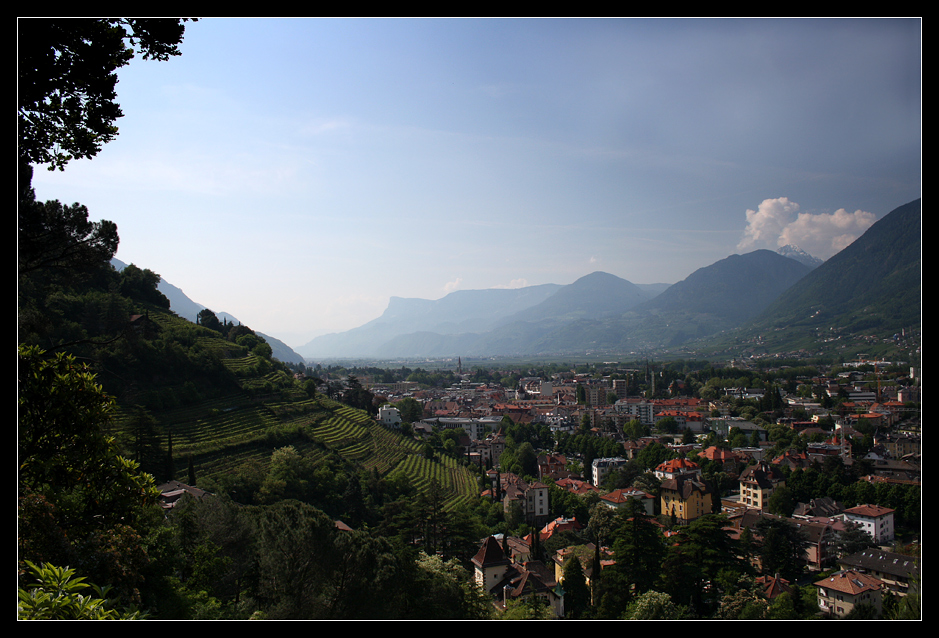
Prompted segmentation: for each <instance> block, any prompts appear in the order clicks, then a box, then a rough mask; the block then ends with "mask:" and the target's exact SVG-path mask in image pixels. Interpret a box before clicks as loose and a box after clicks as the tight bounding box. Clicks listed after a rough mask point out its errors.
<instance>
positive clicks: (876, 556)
mask: <svg viewBox="0 0 939 638" xmlns="http://www.w3.org/2000/svg"><path fill="white" fill-rule="evenodd" d="M838 565H839V566H841V568H842V569H853V570H855V571H859V572H863V573H865V574H870V575H871V576H874V577H876V578H879V579H880V580H881V581H883V583H884V587H885V589H886V590H889V591H892V592H894V593H895V594H898V595H900V596H906V594H907V592H908V591H909V589H910V586H911V584H912V583H913V582H914V581H915V580H917V579H918V578H919V561H918V560H917V559H915V558H913V557H912V556H906V555H904V554H895V553H893V552H886V551H884V550H882V549H877V548H876V547H870V548H868V549H865V550H861V551H860V552H856V553H854V554H851V555H850V556H844V557H842V558H840V559H838Z"/></svg>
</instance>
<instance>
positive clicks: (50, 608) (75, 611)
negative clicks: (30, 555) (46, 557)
mask: <svg viewBox="0 0 939 638" xmlns="http://www.w3.org/2000/svg"><path fill="white" fill-rule="evenodd" d="M26 566H27V567H28V569H29V572H30V579H29V582H28V583H27V584H26V585H25V586H22V587H20V588H19V589H18V599H17V606H16V614H17V618H18V619H19V620H134V619H138V618H143V617H144V616H143V615H142V614H140V612H138V611H122V610H119V609H116V608H115V607H114V602H113V601H111V600H108V599H107V595H108V591H109V588H108V587H104V588H101V587H98V586H96V585H91V584H89V583H86V582H84V580H85V579H84V578H83V577H81V576H76V574H75V570H74V569H69V568H67V567H57V566H56V565H52V564H50V563H43V564H42V565H35V564H33V563H31V562H29V561H26ZM87 589H91V591H92V594H91V595H89V594H84V593H81V592H84V591H85V590H87Z"/></svg>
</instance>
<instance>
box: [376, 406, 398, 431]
mask: <svg viewBox="0 0 939 638" xmlns="http://www.w3.org/2000/svg"><path fill="white" fill-rule="evenodd" d="M378 422H379V423H381V424H382V425H384V426H387V427H392V428H396V427H399V426H400V425H401V413H400V412H399V411H398V408H393V407H391V406H390V405H383V406H381V407H380V408H378Z"/></svg>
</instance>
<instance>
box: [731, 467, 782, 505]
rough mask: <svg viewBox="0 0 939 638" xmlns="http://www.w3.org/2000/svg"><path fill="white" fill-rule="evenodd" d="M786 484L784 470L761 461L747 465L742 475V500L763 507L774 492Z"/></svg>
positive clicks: (746, 503)
mask: <svg viewBox="0 0 939 638" xmlns="http://www.w3.org/2000/svg"><path fill="white" fill-rule="evenodd" d="M785 485H786V479H785V477H784V476H783V473H782V472H780V471H779V470H778V469H777V468H775V467H774V466H772V465H770V464H769V463H766V462H765V461H760V462H758V463H757V464H756V465H750V466H747V468H746V469H744V471H743V473H742V474H741V475H740V502H741V503H743V504H745V505H747V506H748V507H755V508H757V509H763V508H764V507H766V502H767V501H768V500H769V498H770V497H771V496H772V495H773V492H775V491H776V490H777V489H779V488H780V487H784V486H785Z"/></svg>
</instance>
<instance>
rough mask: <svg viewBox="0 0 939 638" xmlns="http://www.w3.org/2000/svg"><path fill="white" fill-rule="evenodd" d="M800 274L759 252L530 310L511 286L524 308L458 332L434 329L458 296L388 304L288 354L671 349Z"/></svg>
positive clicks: (573, 293)
mask: <svg viewBox="0 0 939 638" xmlns="http://www.w3.org/2000/svg"><path fill="white" fill-rule="evenodd" d="M809 270H810V269H809V268H808V266H805V265H804V264H801V263H799V262H797V261H795V260H793V259H790V258H788V257H784V256H782V255H777V254H776V253H773V252H772V251H768V250H760V251H754V252H753V253H749V254H747V255H733V256H731V257H728V258H727V259H725V260H722V261H720V262H718V263H716V264H712V265H711V266H708V267H705V268H701V269H699V270H698V271H696V272H695V273H693V274H692V275H691V276H690V277H688V279H686V280H685V281H683V282H679V283H677V284H674V285H672V286H668V287H665V289H664V291H662V292H659V291H660V290H662V288H663V287H662V286H656V287H651V289H650V287H641V286H637V285H635V284H633V283H631V282H629V281H627V280H625V279H622V278H620V277H617V276H615V275H612V274H609V273H604V272H594V273H591V274H589V275H585V276H584V277H581V278H580V279H578V280H576V281H575V282H573V283H571V284H568V285H567V286H553V287H551V288H550V289H542V290H541V291H540V292H542V293H545V294H544V299H542V300H541V301H540V302H539V303H532V302H533V301H534V300H535V298H536V295H534V294H532V292H531V291H529V289H524V288H523V289H519V292H516V293H515V294H518V295H524V299H523V300H519V304H520V305H523V304H526V303H527V304H528V305H527V307H524V308H521V309H519V310H518V311H517V312H514V313H512V314H508V313H505V312H502V313H501V315H500V316H495V315H490V316H489V318H488V319H487V320H486V321H478V320H473V321H466V322H463V323H462V324H460V325H459V326H457V325H456V324H455V323H453V322H449V323H445V324H444V323H442V322H441V321H440V317H441V316H443V315H442V313H441V312H440V310H439V308H443V307H446V306H451V305H455V301H454V300H452V299H450V297H451V296H455V295H457V293H452V295H448V296H447V297H444V298H443V299H441V300H438V301H436V302H428V301H426V300H423V301H422V302H420V303H419V302H417V301H414V300H412V301H410V305H409V306H408V307H404V306H402V304H401V303H400V302H392V303H390V304H389V308H388V310H387V311H386V313H385V314H384V315H382V317H380V318H379V319H376V320H375V321H373V322H370V323H368V324H365V325H364V326H362V327H361V328H357V329H354V330H350V331H348V332H345V333H339V334H334V335H325V336H323V337H318V338H317V339H314V340H313V341H311V342H310V343H308V344H307V345H306V346H303V347H301V348H298V349H297V351H298V352H299V353H300V354H302V355H304V356H306V357H343V356H347V357H355V356H373V357H379V358H392V357H410V356H427V357H439V356H455V355H457V354H460V353H462V354H464V355H467V356H490V355H526V354H538V353H548V352H578V351H584V350H606V349H617V348H631V347H637V346H639V345H640V344H641V345H647V344H654V345H663V344H671V343H674V342H683V341H686V340H688V339H692V338H695V337H700V336H704V335H707V334H712V333H714V332H717V331H719V330H723V329H728V328H732V327H735V326H736V325H738V324H739V323H740V322H741V321H744V320H746V319H748V318H750V317H752V316H755V315H756V314H757V313H759V312H760V311H761V310H762V309H763V308H765V307H766V305H768V304H769V303H770V302H772V301H773V300H774V299H775V298H776V296H778V295H779V294H780V293H781V292H782V291H783V290H785V289H786V288H788V287H789V286H791V285H792V284H793V283H795V282H796V281H797V280H798V279H800V278H801V277H803V276H804V275H805V274H806V273H808V272H809ZM741 291H743V292H745V293H746V294H743V295H741V294H740V293H741ZM466 292H473V293H474V295H473V296H472V297H467V298H466V300H467V301H468V302H470V303H473V302H479V301H480V300H482V299H486V298H488V296H489V295H491V294H494V293H496V292H500V291H495V290H488V291H485V290H484V291H466ZM501 292H502V293H505V292H506V291H501ZM435 308H437V309H436V310H435ZM505 308H506V306H502V310H503V311H504V310H505ZM420 313H429V314H430V315H433V316H434V317H435V319H433V320H431V319H428V315H424V316H419V314H420ZM479 314H481V313H478V312H477V313H476V315H477V316H479ZM442 328H446V329H442ZM454 328H468V329H465V330H463V331H462V332H461V331H460V330H459V329H454Z"/></svg>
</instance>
